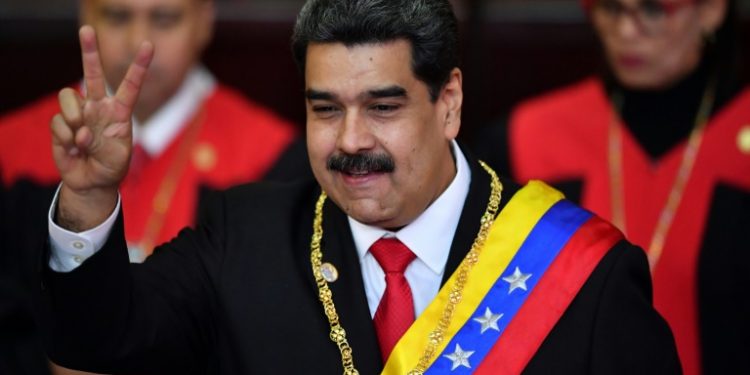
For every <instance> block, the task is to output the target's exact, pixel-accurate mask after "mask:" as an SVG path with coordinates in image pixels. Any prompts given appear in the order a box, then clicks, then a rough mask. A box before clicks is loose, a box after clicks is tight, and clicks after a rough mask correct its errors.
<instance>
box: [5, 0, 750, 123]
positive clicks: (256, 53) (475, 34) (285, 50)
mask: <svg viewBox="0 0 750 375" xmlns="http://www.w3.org/2000/svg"><path fill="white" fill-rule="evenodd" d="M302 3H303V1H300V0H217V6H218V10H219V17H218V23H217V27H216V34H215V38H214V42H213V44H212V45H211V47H210V48H209V49H208V50H207V51H206V53H205V55H204V62H205V64H206V65H207V66H208V67H209V68H210V69H211V70H212V71H213V72H214V74H215V75H216V76H217V77H218V78H219V79H220V80H221V81H223V82H224V83H227V84H229V85H230V86H233V87H235V88H237V89H239V90H240V91H242V92H243V93H245V94H246V95H247V96H249V97H251V98H253V99H254V100H256V101H258V102H260V103H263V104H265V105H267V106H269V107H271V108H273V109H274V110H276V111H277V112H278V113H280V114H281V115H283V116H285V117H286V118H288V119H290V120H292V121H294V122H295V123H297V124H299V125H300V126H302V124H303V123H304V102H303V99H302V87H303V86H302V79H301V77H300V75H299V74H298V72H297V70H296V68H295V66H294V63H293V61H292V57H291V52H290V49H289V37H290V35H291V29H292V25H293V22H294V19H295V16H296V13H297V11H298V10H299V7H300V6H301V4H302ZM454 3H455V5H456V7H457V13H458V15H459V18H460V22H461V28H462V42H463V44H462V48H463V51H462V60H463V61H462V65H463V70H464V74H465V79H464V88H465V93H466V99H465V108H464V129H463V131H462V132H463V134H464V136H466V135H467V134H471V132H472V130H473V129H475V128H476V127H477V126H481V125H483V124H487V123H489V122H491V121H493V120H495V119H497V118H498V117H500V116H502V115H503V114H504V113H506V112H507V111H508V109H509V108H510V107H511V106H512V105H513V104H515V103H516V102H518V101H519V100H520V99H523V98H525V97H528V96H530V95H534V94H537V93H540V92H543V91H545V90H548V89H550V88H553V87H556V86H560V85H563V84H567V83H571V82H573V81H575V80H578V79H580V78H581V77H584V76H586V75H589V74H592V73H594V72H596V71H597V70H598V69H600V68H601V66H602V61H601V58H600V57H599V55H600V53H599V46H598V43H597V40H596V39H595V37H594V35H593V33H592V31H591V29H590V27H589V25H588V23H587V22H586V19H585V17H584V15H583V12H582V11H581V10H580V8H579V5H578V1H577V0H456V1H454ZM739 4H740V8H741V9H742V11H741V12H740V13H741V15H742V18H743V21H742V25H741V35H742V40H743V43H742V47H741V49H740V50H741V52H742V53H743V54H746V55H750V0H739ZM76 12H77V10H76V1H75V0H65V1H60V0H34V1H29V0H2V2H1V4H0V74H2V80H1V81H0V82H1V83H0V87H1V89H0V113H2V112H5V111H9V110H12V109H14V108H17V107H20V106H22V105H23V104H25V103H28V102H30V101H32V100H34V99H35V98H38V97H40V96H42V95H45V94H47V93H50V92H53V91H56V90H59V89H60V88H61V87H63V86H65V85H68V84H70V83H73V82H76V81H77V80H78V79H79V77H80V76H81V67H80V57H79V49H78V41H77V21H76V15H77V13H76ZM746 61H748V60H746ZM747 77H750V64H745V65H744V66H743V69H742V73H741V77H738V79H743V80H744V81H745V82H747V80H746V79H745V78H747Z"/></svg>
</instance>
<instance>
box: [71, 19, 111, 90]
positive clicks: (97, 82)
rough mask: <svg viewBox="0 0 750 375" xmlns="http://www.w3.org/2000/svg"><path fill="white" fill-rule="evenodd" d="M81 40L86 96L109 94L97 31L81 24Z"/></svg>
mask: <svg viewBox="0 0 750 375" xmlns="http://www.w3.org/2000/svg"><path fill="white" fill-rule="evenodd" d="M78 38H79V39H80V41H81V61H82V62H83V78H84V83H85V85H86V97H88V98H91V99H94V100H98V99H102V98H104V97H105V96H106V95H107V89H106V86H105V81H104V69H102V60H101V59H100V58H99V48H98V47H97V45H96V32H95V31H94V28H93V27H91V26H89V25H83V26H81V29H80V30H79V31H78Z"/></svg>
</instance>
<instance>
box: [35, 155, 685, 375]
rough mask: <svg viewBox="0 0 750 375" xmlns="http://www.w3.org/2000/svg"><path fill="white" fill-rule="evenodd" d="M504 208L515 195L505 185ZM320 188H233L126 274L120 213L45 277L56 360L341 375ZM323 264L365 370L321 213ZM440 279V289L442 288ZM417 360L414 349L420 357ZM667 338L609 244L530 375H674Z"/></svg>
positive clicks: (347, 250)
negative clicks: (319, 256)
mask: <svg viewBox="0 0 750 375" xmlns="http://www.w3.org/2000/svg"><path fill="white" fill-rule="evenodd" d="M470 164H472V181H471V187H470V191H469V195H468V198H467V200H466V202H465V204H464V208H463V211H462V212H461V217H460V221H459V225H458V229H457V232H456V234H455V237H454V241H453V244H452V246H451V250H450V256H449V258H448V263H447V266H446V272H445V274H446V278H447V277H448V275H450V274H451V273H452V272H453V271H454V270H455V269H456V267H457V265H458V264H459V262H460V261H461V259H462V258H463V256H464V255H465V254H466V252H467V251H468V249H469V248H470V246H471V243H472V242H473V240H474V237H475V236H476V234H477V231H478V223H479V218H480V217H481V215H482V213H483V212H484V209H485V206H486V204H487V200H488V197H489V190H490V189H489V178H488V176H487V174H486V173H485V172H484V171H482V170H481V169H480V168H478V165H477V163H476V162H472V161H470ZM504 186H505V187H504V191H503V199H502V203H501V207H503V206H504V205H505V204H506V202H507V201H508V200H509V199H510V197H511V196H512V195H513V194H514V193H515V191H516V190H517V186H515V185H514V184H512V183H511V182H508V181H504ZM319 191H320V190H319V188H318V187H317V185H316V184H315V183H314V182H313V181H310V182H306V183H296V184H291V185H265V184H256V185H246V186H242V187H238V188H235V189H232V190H229V191H227V192H226V193H225V194H223V195H222V196H221V198H220V199H219V200H217V202H215V204H214V205H213V208H212V209H211V210H210V212H209V213H208V215H207V218H206V220H205V221H203V223H202V224H201V225H200V226H199V227H198V229H197V230H184V231H183V232H181V233H180V235H179V236H178V237H177V238H176V239H174V240H173V241H171V242H170V243H168V244H166V245H163V246H162V247H160V248H159V249H158V250H157V251H156V252H155V253H154V255H152V256H151V257H150V258H149V259H148V260H147V261H146V262H145V263H144V264H141V265H129V264H128V260H127V251H126V246H125V241H124V239H123V233H122V220H123V218H122V217H119V218H118V223H117V225H116V226H115V227H114V229H113V232H112V233H111V235H110V237H109V240H108V242H107V244H106V245H105V247H104V248H103V249H102V250H101V251H99V252H98V253H97V254H96V255H94V256H92V257H91V258H89V259H88V260H87V261H86V262H84V263H83V264H82V265H81V266H80V267H79V268H78V269H76V270H75V271H73V272H70V273H68V274H58V273H55V272H52V271H51V270H49V269H48V268H47V267H46V265H44V264H46V261H47V256H45V255H42V256H40V262H42V264H43V269H44V271H43V272H42V273H41V275H42V279H41V280H40V284H41V289H40V292H39V293H38V294H37V297H38V298H36V302H37V303H36V307H37V312H38V319H39V321H40V325H41V326H42V327H43V330H44V332H45V334H46V335H45V342H46V345H47V347H48V350H49V353H50V356H51V358H52V359H53V360H55V361H56V362H58V363H60V364H62V365H64V366H67V367H73V368H75V367H80V368H86V369H89V370H93V371H101V372H111V373H138V374H147V373H155V374H168V373H179V374H188V373H212V374H213V373H217V374H340V373H342V365H341V360H340V355H339V351H338V349H337V347H336V346H335V344H334V343H333V342H331V341H330V340H329V338H328V332H329V327H328V322H327V320H326V317H325V315H324V314H323V309H322V307H321V304H320V302H319V301H318V299H317V297H316V296H317V289H316V286H315V283H314V279H313V275H312V270H311V265H310V236H311V234H312V219H313V208H314V203H315V200H316V199H317V197H318V194H319ZM323 215H324V219H323V230H324V235H323V243H322V248H323V252H324V260H325V261H327V262H330V263H332V264H334V265H335V266H336V267H337V268H338V270H339V273H340V276H339V279H338V280H337V281H336V282H334V283H332V284H331V290H332V291H333V296H334V301H335V304H336V308H337V309H338V313H339V315H340V317H341V323H342V325H343V326H344V328H345V329H346V332H347V337H348V340H349V343H350V344H351V346H352V348H353V352H354V360H355V365H356V367H357V368H358V369H359V371H360V373H361V374H363V375H366V374H377V373H379V372H380V371H381V370H382V366H383V364H382V360H381V358H380V351H379V348H378V342H377V339H376V335H375V331H374V329H373V325H372V320H371V318H370V314H369V309H368V306H367V300H366V298H365V292H364V286H363V282H362V276H361V272H360V265H359V260H358V257H357V253H356V251H355V248H354V242H353V240H352V235H351V232H350V230H349V226H348V222H347V219H346V215H345V214H344V213H343V212H342V211H341V210H340V209H339V208H338V207H336V206H335V205H334V204H333V203H332V202H331V201H330V200H329V201H328V202H327V203H326V205H325V207H324V214H323ZM444 281H445V280H444ZM415 355H418V353H415ZM679 372H680V369H679V362H678V359H677V354H676V350H675V347H674V341H673V338H672V335H671V333H670V331H669V329H668V327H667V325H666V323H665V322H664V321H663V320H662V318H661V317H660V316H659V315H658V314H657V313H656V311H655V310H654V309H653V308H652V306H651V286H650V279H649V273H648V266H647V263H646V260H645V255H644V254H643V253H642V251H641V250H640V249H638V248H635V247H633V246H632V245H630V244H628V243H627V242H625V241H622V242H620V243H618V244H617V245H615V246H614V247H613V248H612V249H611V250H610V251H609V253H608V254H607V255H606V256H605V257H604V258H603V259H602V261H601V262H600V264H599V265H598V266H597V267H596V269H595V270H594V271H593V273H592V275H591V276H590V277H589V279H588V280H587V282H586V283H585V285H584V286H583V288H582V289H581V291H580V293H579V294H578V296H577V297H576V298H575V299H574V301H573V302H572V304H571V305H570V307H569V308H568V309H567V311H566V312H565V313H564V315H563V316H562V318H561V319H560V321H559V322H558V324H557V325H556V327H555V328H554V329H553V330H552V332H551V333H550V334H549V336H548V337H547V339H546V340H545V341H544V343H543V344H542V346H541V347H540V348H539V350H538V352H537V353H536V355H535V356H534V357H533V358H532V360H531V362H530V363H529V364H528V366H527V368H526V370H525V371H524V373H525V374H608V375H609V374H673V373H679Z"/></svg>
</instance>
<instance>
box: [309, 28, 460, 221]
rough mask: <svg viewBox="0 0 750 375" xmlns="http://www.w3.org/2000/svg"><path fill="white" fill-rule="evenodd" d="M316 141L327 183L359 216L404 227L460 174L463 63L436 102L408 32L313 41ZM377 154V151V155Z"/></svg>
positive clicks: (313, 147)
mask: <svg viewBox="0 0 750 375" xmlns="http://www.w3.org/2000/svg"><path fill="white" fill-rule="evenodd" d="M305 84H306V90H307V92H306V94H307V146H308V150H309V154H310V163H311V165H312V169H313V173H314V174H315V177H316V179H317V180H318V182H319V183H320V184H321V186H322V188H323V190H324V191H325V192H326V193H327V194H328V195H329V196H330V197H331V199H332V200H333V201H334V202H336V204H337V205H338V206H339V207H341V208H342V209H343V210H344V211H345V212H346V213H347V214H348V215H349V216H351V217H353V218H354V219H356V220H357V221H359V222H362V223H365V224H369V225H375V226H379V227H382V228H398V227H402V226H404V225H407V224H409V223H410V222H411V221H413V220H414V219H415V218H416V217H417V216H419V215H420V214H421V213H422V212H423V211H424V210H425V209H426V208H427V207H428V206H429V205H430V203H432V202H433V201H434V200H435V199H436V198H437V197H438V196H439V195H440V194H441V193H442V192H443V191H444V190H445V189H446V188H447V186H448V185H449V184H450V182H451V181H452V179H453V176H454V175H455V163H454V161H453V157H452V154H451V151H450V141H451V140H452V139H454V138H455V137H456V135H457V133H458V129H459V127H460V111H461V101H462V91H461V72H460V70H458V69H457V68H456V69H454V70H453V72H452V73H451V76H450V79H449V81H448V83H447V84H446V85H445V87H444V88H443V89H442V91H441V93H440V96H439V97H438V99H437V101H435V102H434V103H433V102H432V101H430V95H429V92H428V87H427V85H426V84H425V83H424V82H422V81H420V80H418V79H417V78H416V76H415V75H414V73H413V71H412V68H411V45H410V43H409V42H407V41H404V40H396V41H393V42H388V43H380V44H365V45H358V46H352V47H347V46H345V45H344V44H341V43H312V44H310V46H309V47H308V50H307V58H306V64H305ZM368 157H369V158H368Z"/></svg>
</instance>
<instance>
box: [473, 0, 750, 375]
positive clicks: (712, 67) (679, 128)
mask: <svg viewBox="0 0 750 375" xmlns="http://www.w3.org/2000/svg"><path fill="white" fill-rule="evenodd" d="M735 7H736V4H735V3H733V2H732V1H728V0H684V1H682V0H656V1H650V0H647V1H634V0H590V1H584V8H585V10H586V12H587V14H588V16H589V18H590V21H591V22H592V24H593V26H594V29H595V31H596V33H597V35H598V37H599V39H600V40H601V42H602V45H603V49H604V54H605V57H606V61H607V63H608V71H607V72H605V73H604V74H601V75H599V76H594V77H590V78H587V79H584V80H583V81H581V82H578V83H575V84H573V85H571V86H569V87H564V88H561V89H557V90H555V91H553V92H551V93H547V94H544V95H541V96H539V97H537V98H532V99H530V100H527V101H525V102H523V103H521V104H520V105H519V106H518V107H517V108H516V109H515V110H514V111H513V113H512V115H511V117H510V119H509V122H508V123H507V124H505V125H502V126H498V127H495V128H494V129H493V130H491V131H492V132H493V133H494V135H493V136H492V139H494V140H495V141H494V142H493V141H490V142H488V143H485V144H483V145H481V147H479V150H480V152H479V153H480V156H489V157H488V159H491V160H492V161H493V162H494V164H499V165H507V166H508V167H509V168H510V170H512V173H513V175H514V177H516V178H517V179H518V180H519V181H520V182H524V181H527V180H530V179H542V180H545V181H548V182H551V183H553V184H555V185H557V186H558V187H560V188H562V189H563V190H564V191H566V192H567V193H568V194H567V195H568V196H569V197H572V198H574V199H575V200H579V201H580V203H582V205H583V206H585V207H587V208H588V209H590V210H592V211H594V212H595V213H597V214H599V215H601V216H603V217H604V218H606V219H609V220H611V221H612V222H613V223H614V224H616V225H617V226H618V227H619V228H620V229H621V230H623V231H624V233H626V235H627V236H628V239H629V240H630V241H632V242H634V243H635V244H637V245H639V246H641V247H642V248H643V249H644V250H645V251H646V252H647V254H648V257H649V261H650V265H651V272H652V276H653V279H654V305H655V306H656V308H657V310H659V312H660V313H661V314H662V315H663V316H664V317H665V319H667V321H668V322H669V325H670V326H671V328H672V331H673V332H674V336H675V340H676V343H677V348H678V351H679V354H680V357H681V362H682V366H683V370H684V372H685V374H688V375H695V374H719V373H733V374H737V373H750V367H749V366H750V363H749V362H748V361H747V360H746V357H747V354H748V353H750V319H748V317H749V316H750V302H748V299H747V298H746V297H745V296H746V294H747V290H750V252H748V251H747V250H748V245H747V236H748V230H750V89H748V88H744V89H743V88H742V87H741V85H740V84H739V82H738V81H739V80H738V75H737V74H736V69H734V66H733V64H734V63H735V61H736V59H735V56H736V50H735V48H734V45H735V43H736V40H735V39H736V37H737V33H736V32H735V31H734V30H733V27H734V26H735V23H736V22H735V21H736V20H737V15H736V12H737V9H735ZM483 138H485V139H487V138H489V137H487V136H486V135H485V136H484V137H483ZM499 139H501V140H502V141H501V142H498V140H499ZM503 142H507V145H505V146H507V147H504V145H503V144H502V143H503ZM481 154H483V155H481ZM500 169H501V170H503V168H500Z"/></svg>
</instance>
